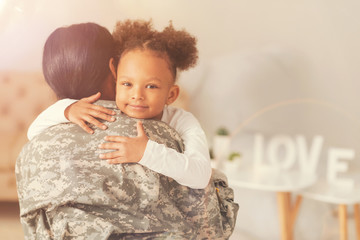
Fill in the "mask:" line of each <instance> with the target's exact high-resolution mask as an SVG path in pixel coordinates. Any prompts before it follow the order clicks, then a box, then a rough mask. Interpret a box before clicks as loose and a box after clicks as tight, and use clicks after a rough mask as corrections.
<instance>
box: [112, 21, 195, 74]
mask: <svg viewBox="0 0 360 240" xmlns="http://www.w3.org/2000/svg"><path fill="white" fill-rule="evenodd" d="M113 38H114V40H115V51H116V58H115V62H114V63H115V64H116V65H117V64H118V62H119V60H120V58H121V56H122V55H123V54H124V53H126V52H128V51H131V50H135V49H142V50H152V51H155V52H157V53H159V54H160V55H161V56H164V57H166V58H168V60H169V65H170V70H171V71H172V73H173V75H174V78H176V72H177V70H187V69H189V68H191V67H194V66H195V65H196V63H197V59H198V50H197V48H196V41H197V40H196V38H195V37H194V36H192V35H190V34H189V33H188V32H186V31H185V30H175V29H174V27H173V25H172V22H171V21H170V23H169V25H168V26H167V27H165V28H164V29H163V31H161V32H160V31H157V30H155V29H154V28H153V25H152V21H151V20H149V21H144V20H125V21H119V22H117V23H116V26H115V29H114V31H113ZM116 65H115V66H116Z"/></svg>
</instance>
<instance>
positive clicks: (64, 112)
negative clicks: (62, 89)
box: [27, 93, 115, 140]
mask: <svg viewBox="0 0 360 240" xmlns="http://www.w3.org/2000/svg"><path fill="white" fill-rule="evenodd" d="M100 96H101V94H100V93H96V94H94V95H92V96H90V97H88V98H82V99H80V100H74V99H62V100H59V101H57V102H56V103H54V104H53V105H51V106H50V107H48V108H47V109H45V110H44V111H43V112H42V113H40V114H39V116H38V117H37V118H36V119H35V120H34V121H33V123H32V124H31V125H30V127H29V129H28V132H27V136H28V139H29V140H31V139H32V138H34V137H35V136H36V135H38V134H40V133H41V132H42V131H44V130H45V129H46V128H48V127H51V126H54V125H56V124H59V123H65V122H73V123H76V124H78V125H79V126H80V127H81V128H82V129H84V130H85V131H87V132H88V133H93V130H92V129H91V128H90V127H89V126H88V125H87V124H86V122H88V123H92V124H94V125H95V126H97V127H98V128H101V129H106V128H107V127H106V125H104V124H103V123H101V122H100V121H98V120H97V119H95V117H96V118H100V119H103V120H107V121H114V120H115V119H114V118H113V117H112V116H109V115H114V114H115V112H114V111H112V110H109V109H107V108H105V107H102V106H98V105H94V104H93V103H94V102H96V101H97V100H98V99H99V98H100Z"/></svg>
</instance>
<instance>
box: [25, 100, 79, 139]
mask: <svg viewBox="0 0 360 240" xmlns="http://www.w3.org/2000/svg"><path fill="white" fill-rule="evenodd" d="M76 101H77V100H74V99H61V100H59V101H57V102H56V103H54V104H53V105H51V106H50V107H48V108H47V109H45V110H44V111H43V112H41V113H40V114H39V116H37V118H36V119H35V120H34V121H33V122H32V123H31V125H30V127H29V129H28V132H27V137H28V139H29V140H31V139H33V138H34V137H35V136H37V135H38V134H40V133H41V132H42V131H44V130H45V129H46V128H48V127H51V126H53V125H56V124H59V123H64V122H69V120H68V119H66V117H65V115H64V111H65V109H66V108H67V107H68V106H69V105H71V104H73V103H74V102H76Z"/></svg>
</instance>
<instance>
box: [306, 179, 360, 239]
mask: <svg viewBox="0 0 360 240" xmlns="http://www.w3.org/2000/svg"><path fill="white" fill-rule="evenodd" d="M357 177H358V176H357ZM299 194H301V195H302V196H303V197H306V198H311V199H314V200H317V201H322V202H327V203H333V204H337V205H338V218H339V227H340V239H341V240H347V239H348V231H347V217H348V216H347V206H348V205H353V206H354V219H355V228H356V234H357V239H359V240H360V207H359V204H360V187H359V186H355V187H354V188H350V189H349V188H344V187H341V186H335V185H332V184H329V183H328V182H327V181H326V180H319V181H317V182H316V184H314V185H312V186H311V187H309V188H306V189H302V190H301V191H300V192H299Z"/></svg>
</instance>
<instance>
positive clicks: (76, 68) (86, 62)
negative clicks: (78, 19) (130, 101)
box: [42, 23, 114, 99]
mask: <svg viewBox="0 0 360 240" xmlns="http://www.w3.org/2000/svg"><path fill="white" fill-rule="evenodd" d="M113 56H114V40H113V38H112V35H111V33H110V32H109V31H108V30H107V29H106V28H104V27H102V26H100V25H98V24H95V23H81V24H74V25H71V26H68V27H61V28H58V29H56V30H55V31H54V32H53V33H51V35H50V36H49V37H48V39H47V40H46V43H45V46H44V52H43V61H42V67H43V73H44V77H45V80H46V82H47V83H48V84H49V85H50V87H51V88H52V89H53V90H54V92H55V94H56V95H57V97H58V98H59V99H63V98H72V99H80V98H83V97H88V96H90V95H92V94H95V93H97V92H98V91H99V90H100V89H101V86H102V84H103V83H104V80H105V79H106V77H108V75H109V74H110V69H109V60H110V58H112V57H113Z"/></svg>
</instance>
